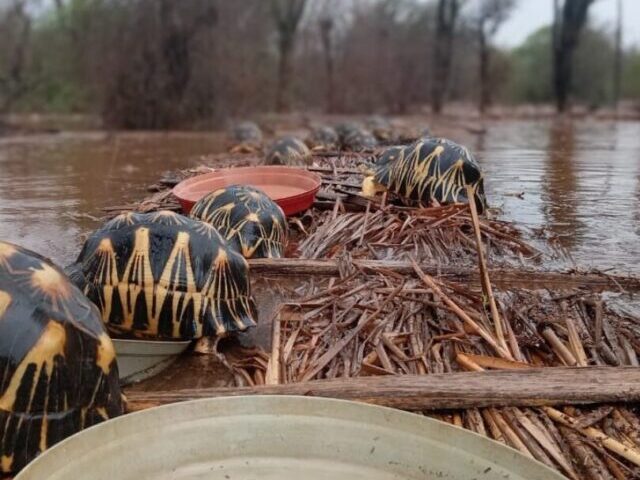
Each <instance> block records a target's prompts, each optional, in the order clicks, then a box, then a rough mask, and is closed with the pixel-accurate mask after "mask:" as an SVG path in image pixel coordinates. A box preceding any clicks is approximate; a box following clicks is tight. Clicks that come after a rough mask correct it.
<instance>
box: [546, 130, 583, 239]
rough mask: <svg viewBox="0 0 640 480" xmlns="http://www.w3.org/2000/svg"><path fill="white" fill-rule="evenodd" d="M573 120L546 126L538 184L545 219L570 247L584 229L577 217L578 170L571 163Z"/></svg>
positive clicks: (573, 145) (573, 151)
mask: <svg viewBox="0 0 640 480" xmlns="http://www.w3.org/2000/svg"><path fill="white" fill-rule="evenodd" d="M574 155H575V131H574V126H573V122H565V121H557V122H554V123H553V124H552V125H551V126H550V128H549V144H548V146H547V151H546V154H545V158H544V166H543V170H544V174H543V177H542V182H541V184H540V186H541V188H542V201H543V204H544V207H543V212H544V216H545V222H546V224H547V225H548V226H549V228H550V230H551V231H552V232H553V233H555V234H556V235H558V236H559V237H560V241H561V243H562V245H563V246H564V247H565V248H567V250H569V251H572V250H573V249H574V247H575V245H576V242H577V239H578V237H580V236H581V235H582V234H583V232H584V229H585V225H584V224H583V223H582V222H581V221H580V220H579V218H578V198H577V193H578V192H577V190H578V172H577V169H576V168H575V167H574V165H575V159H574Z"/></svg>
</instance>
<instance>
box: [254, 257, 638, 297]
mask: <svg viewBox="0 0 640 480" xmlns="http://www.w3.org/2000/svg"><path fill="white" fill-rule="evenodd" d="M249 265H250V267H251V271H252V272H254V273H259V274H265V275H290V276H305V275H314V276H337V275H339V270H338V262H337V261H336V260H333V259H322V260H310V259H305V258H257V259H250V260H249ZM353 265H354V266H357V267H360V268H363V269H365V270H376V269H378V270H379V269H385V270H391V271H394V272H397V273H401V274H403V275H413V276H415V275H416V272H415V271H414V269H413V266H412V265H411V263H410V262H404V261H396V260H353ZM420 268H421V270H422V271H423V272H424V273H426V274H428V275H430V276H433V277H436V278H441V279H445V280H451V281H455V282H461V283H472V284H475V285H478V271H477V270H476V269H473V268H460V267H442V266H436V265H428V264H427V265H424V264H423V265H420ZM488 274H489V275H490V276H491V279H492V281H493V283H494V284H495V285H497V286H499V287H502V288H508V287H518V288H531V289H535V288H548V289H551V290H554V289H570V288H588V289H590V290H595V291H602V290H611V291H620V289H624V290H626V291H628V292H640V278H637V277H631V276H629V277H623V276H615V275H604V274H596V273H573V272H540V271H535V270H526V269H515V268H513V269H490V270H489V271H488Z"/></svg>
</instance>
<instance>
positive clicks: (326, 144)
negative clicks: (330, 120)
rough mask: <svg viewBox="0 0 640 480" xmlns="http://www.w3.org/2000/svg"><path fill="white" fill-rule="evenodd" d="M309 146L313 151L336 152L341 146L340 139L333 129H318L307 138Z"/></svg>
mask: <svg viewBox="0 0 640 480" xmlns="http://www.w3.org/2000/svg"><path fill="white" fill-rule="evenodd" d="M306 142H307V145H308V146H309V147H310V148H312V149H313V150H335V149H337V148H338V145H339V144H340V138H339V137H338V134H337V133H336V131H335V130H334V129H333V128H331V127H326V126H325V127H318V128H314V129H313V131H312V132H311V133H310V134H309V136H308V137H307V140H306Z"/></svg>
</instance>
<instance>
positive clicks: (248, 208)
mask: <svg viewBox="0 0 640 480" xmlns="http://www.w3.org/2000/svg"><path fill="white" fill-rule="evenodd" d="M191 217H192V218H195V219H198V220H202V221H203V222H207V223H208V224H210V225H212V226H213V227H214V229H216V230H218V231H219V232H220V234H221V235H223V236H224V237H225V238H226V240H227V242H228V244H229V245H230V246H231V247H232V248H234V249H235V250H236V251H238V252H240V253H241V254H242V255H243V256H244V257H245V258H280V257H282V256H283V254H284V249H285V246H286V242H287V221H286V217H285V215H284V212H283V211H282V209H281V208H280V206H279V205H278V204H277V203H275V202H274V201H273V200H271V199H270V198H269V197H268V196H267V195H266V194H265V193H264V192H263V191H261V190H259V189H257V188H253V187H250V186H247V185H231V186H229V187H225V188H223V189H220V190H216V191H215V192H213V193H210V194H209V195H206V196H205V197H203V198H202V199H201V200H200V201H198V202H197V203H196V204H195V205H194V207H193V209H192V210H191Z"/></svg>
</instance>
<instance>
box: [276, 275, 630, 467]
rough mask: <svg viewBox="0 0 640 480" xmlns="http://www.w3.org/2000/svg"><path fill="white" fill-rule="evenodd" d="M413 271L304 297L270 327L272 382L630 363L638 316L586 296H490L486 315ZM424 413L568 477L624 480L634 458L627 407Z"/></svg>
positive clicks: (463, 293)
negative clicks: (492, 303) (622, 313)
mask: <svg viewBox="0 0 640 480" xmlns="http://www.w3.org/2000/svg"><path fill="white" fill-rule="evenodd" d="M416 268H418V269H419V267H417V265H416ZM418 274H419V280H416V279H407V278H406V277H401V276H398V275H393V274H390V273H389V272H386V271H379V272H375V273H365V272H357V273H355V274H352V275H349V276H347V277H346V278H342V279H335V278H334V279H332V280H330V281H329V283H328V284H325V285H323V286H315V287H310V288H309V289H308V290H307V291H305V292H301V293H302V296H301V298H300V299H297V300H296V301H293V302H290V303H288V304H286V305H284V306H283V307H282V310H281V313H280V315H279V318H278V319H277V325H276V326H275V327H274V333H275V334H274V342H277V343H274V348H273V353H272V356H273V358H277V359H278V361H277V362H276V364H277V365H279V369H278V371H277V375H276V381H277V382H280V383H296V382H304V381H309V380H315V379H332V378H337V377H356V376H363V375H367V376H370V375H405V374H431V373H447V372H456V371H464V370H473V371H478V370H482V369H486V368H490V369H514V368H521V369H524V368H531V367H533V366H537V367H540V366H548V367H553V366H563V365H568V366H587V365H636V366H637V365H638V357H637V355H638V352H640V318H634V317H631V316H628V317H621V316H620V315H617V314H616V313H614V312H612V311H610V310H609V309H608V308H607V307H606V304H604V303H603V302H602V300H601V299H600V297H599V296H598V295H595V294H593V293H591V292H587V291H579V290H574V291H570V292H562V293H558V294H550V293H549V292H547V291H526V290H513V291H508V292H497V297H498V298H499V299H500V301H499V302H498V308H497V312H498V313H497V315H496V316H495V317H494V315H493V314H492V313H491V308H490V306H489V305H488V304H487V303H488V302H487V298H486V295H485V296H483V293H482V291H480V290H475V291H474V290H471V289H469V288H467V287H465V286H462V285H458V284H453V283H448V282H443V281H441V280H438V279H435V278H433V277H429V276H428V275H426V274H424V273H422V272H418ZM429 415H432V416H435V417H438V418H440V419H443V420H445V421H448V422H450V423H454V424H457V425H460V426H464V427H466V428H469V429H471V430H474V431H476V432H478V433H481V434H483V435H488V436H490V437H491V438H494V439H496V440H499V441H502V442H504V443H506V444H508V445H510V446H512V447H514V448H517V449H519V450H520V451H522V452H523V453H525V454H527V455H529V456H532V457H534V458H537V459H538V460H540V461H542V462H544V463H547V464H548V465H550V466H553V467H554V468H558V469H560V470H561V471H563V473H564V474H565V475H567V476H569V477H570V478H576V479H577V478H633V475H635V474H636V467H635V466H632V464H633V459H636V460H638V461H640V434H639V433H638V432H640V430H638V429H637V427H638V426H640V418H639V417H638V416H637V415H636V414H635V413H634V412H633V411H632V410H631V409H629V408H626V407H614V406H599V407H596V408H582V409H578V408H565V409H564V410H563V411H560V410H556V409H554V408H550V407H543V408H540V409H537V408H515V407H505V408H483V409H469V410H465V411H459V412H451V413H448V414H433V413H429ZM620 445H623V446H624V448H625V449H626V450H625V451H624V452H621V451H618V450H619V448H618V447H619V446H620ZM616 449H618V450H616ZM629 457H631V459H632V463H631V464H630V463H629V462H628V460H629ZM625 459H626V460H625ZM636 465H637V464H636Z"/></svg>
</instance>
